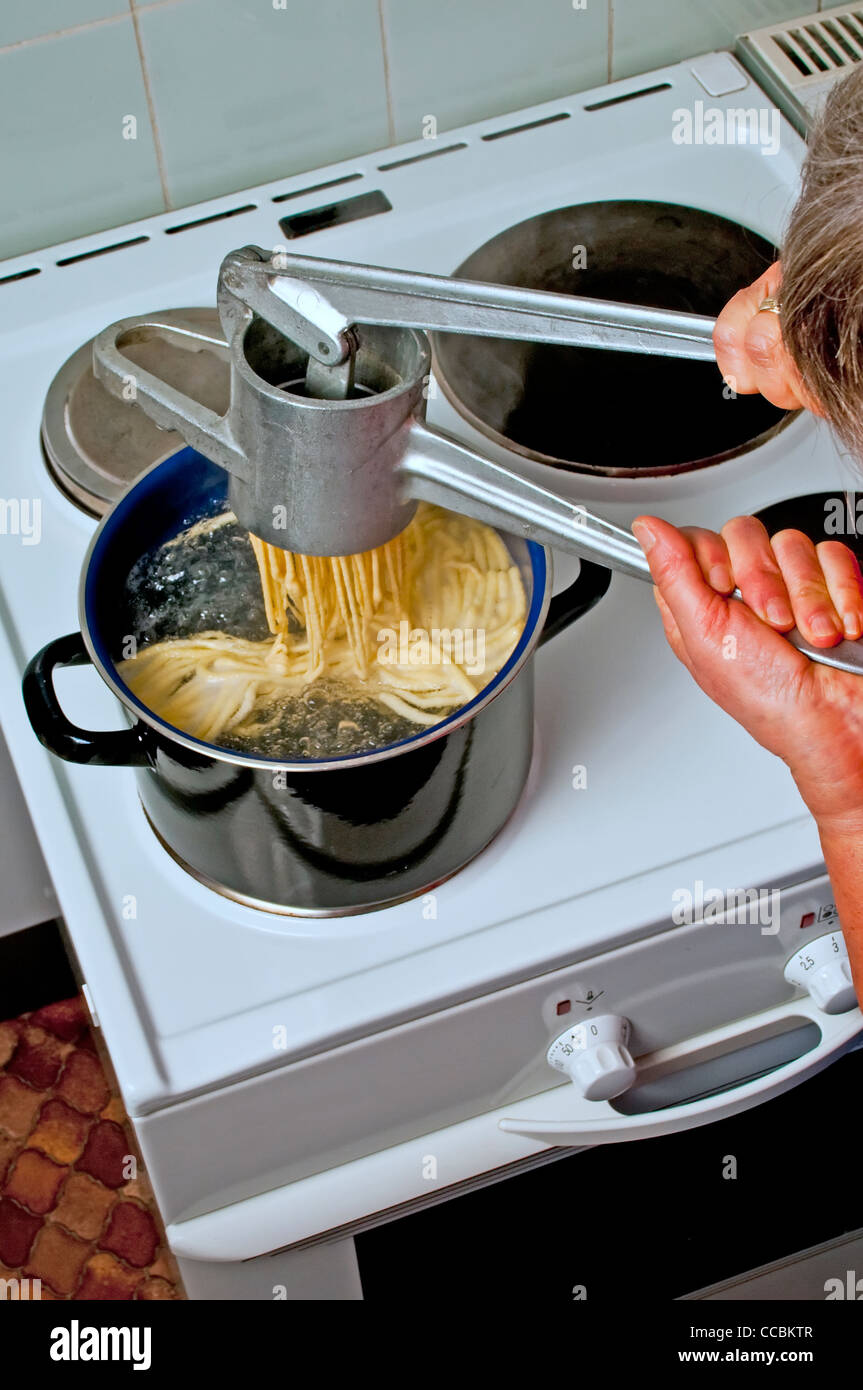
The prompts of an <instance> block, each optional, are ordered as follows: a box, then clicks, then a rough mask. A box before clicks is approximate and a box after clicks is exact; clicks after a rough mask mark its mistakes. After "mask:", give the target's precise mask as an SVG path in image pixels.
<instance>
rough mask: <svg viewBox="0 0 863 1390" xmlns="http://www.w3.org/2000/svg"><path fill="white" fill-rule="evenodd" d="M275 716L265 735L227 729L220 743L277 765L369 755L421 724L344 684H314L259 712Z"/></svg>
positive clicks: (334, 681) (265, 715)
mask: <svg viewBox="0 0 863 1390" xmlns="http://www.w3.org/2000/svg"><path fill="white" fill-rule="evenodd" d="M261 718H262V720H264V719H266V720H269V719H270V718H274V721H275V722H274V724H273V726H272V727H271V728H268V729H267V731H266V733H265V734H251V735H248V736H246V737H242V736H240V735H239V734H236V733H232V732H231V731H230V730H228V731H227V732H226V733H224V734H223V735H222V737H221V740H220V742H221V743H222V745H223V747H225V748H232V749H234V750H235V751H236V752H238V753H257V754H258V755H262V756H264V757H267V758H272V759H274V760H276V761H285V762H290V761H293V760H295V759H298V758H329V757H338V756H339V755H347V754H351V753H368V752H370V751H371V750H372V749H375V748H384V747H386V746H387V745H388V744H391V743H398V742H399V740H400V739H403V738H410V737H411V735H412V734H417V733H419V732H420V728H419V725H417V724H414V723H412V722H411V721H410V720H409V719H403V718H402V717H401V716H400V715H397V714H394V713H393V712H392V711H391V710H388V709H386V708H385V707H384V706H382V705H379V704H378V703H377V701H376V700H372V699H371V698H370V697H369V696H367V695H363V694H362V693H361V692H359V693H358V691H357V688H356V687H355V686H353V685H350V684H348V683H347V682H345V681H336V680H327V679H323V680H317V681H315V682H313V684H312V685H309V686H307V687H306V689H305V690H304V691H303V693H302V695H300V696H299V697H298V698H297V699H295V700H290V701H286V702H285V703H284V704H283V705H282V706H280V707H279V708H278V709H270V710H265V711H262V712H261Z"/></svg>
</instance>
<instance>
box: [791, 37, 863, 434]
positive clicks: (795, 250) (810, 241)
mask: <svg viewBox="0 0 863 1390" xmlns="http://www.w3.org/2000/svg"><path fill="white" fill-rule="evenodd" d="M781 323H782V336H783V339H784V341H785V345H786V347H787V348H788V351H789V352H790V354H791V357H792V358H793V360H794V363H795V366H796V367H797V370H798V371H799V372H800V375H801V377H802V379H803V384H804V386H805V387H806V389H807V391H808V392H809V393H810V394H811V395H812V396H813V397H814V398H815V400H816V401H818V402H819V403H820V405H821V407H822V409H823V411H824V414H825V416H826V417H827V419H828V420H829V421H830V423H831V424H832V425H833V426H834V428H835V430H836V432H837V434H838V435H839V436H840V438H841V439H842V441H843V442H844V443H845V444H846V445H847V446H848V447H849V448H850V449H851V450H852V451H853V452H854V453H855V454H856V455H858V456H859V457H860V458H863V64H861V66H860V67H859V68H856V69H854V70H853V71H852V72H851V73H849V75H848V76H847V77H846V78H844V79H843V80H842V81H841V82H840V83H839V84H838V85H837V86H836V87H834V88H833V90H832V91H831V93H830V95H829V97H828V100H827V102H826V104H825V107H824V110H823V112H822V115H821V117H820V119H819V121H818V124H817V126H816V128H815V130H814V131H813V133H812V135H811V138H810V142H809V152H808V155H807V159H806V164H805V166H804V170H803V188H802V191H801V193H800V197H799V199H798V201H797V203H796V205H795V207H794V210H793V212H792V214H791V220H790V222H789V226H788V232H787V235H786V238H785V245H784V247H783V250H782V315H781Z"/></svg>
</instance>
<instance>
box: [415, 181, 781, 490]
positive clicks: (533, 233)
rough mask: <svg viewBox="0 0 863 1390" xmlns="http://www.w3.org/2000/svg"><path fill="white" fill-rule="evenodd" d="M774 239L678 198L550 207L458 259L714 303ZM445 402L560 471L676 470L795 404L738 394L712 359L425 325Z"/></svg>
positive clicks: (581, 287) (691, 307)
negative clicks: (455, 331) (565, 344)
mask: <svg viewBox="0 0 863 1390" xmlns="http://www.w3.org/2000/svg"><path fill="white" fill-rule="evenodd" d="M775 259H776V252H775V250H774V248H773V247H772V246H771V244H770V242H769V241H766V240H765V239H764V238H763V237H761V236H758V235H757V234H756V233H755V232H753V231H751V230H750V228H748V227H744V226H742V225H741V224H740V223H738V222H733V221H731V220H730V219H728V218H726V217H719V216H717V215H716V214H715V213H710V212H703V211H701V210H700V209H698V208H690V207H686V206H683V205H681V204H677V203H660V202H647V201H636V200H627V201H607V202H597V203H582V204H577V205H575V206H573V207H563V208H557V209H555V210H554V211H552V212H544V213H541V214H540V215H539V216H537V217H530V218H528V219H527V220H526V221H525V222H519V223H518V224H517V225H516V226H513V227H510V228H508V229H507V230H506V231H504V232H501V233H499V235H498V236H495V237H493V238H492V239H491V241H487V242H486V243H485V245H484V246H481V247H480V248H479V249H478V250H477V251H474V252H473V254H472V255H470V256H469V257H468V259H467V260H466V261H463V262H462V264H461V265H460V266H458V267H457V268H456V269H455V270H454V271H453V274H454V275H456V276H458V277H459V278H460V279H465V280H483V281H487V282H490V283H494V284H502V285H516V286H519V287H521V288H523V289H537V290H551V291H553V292H555V293H558V294H577V295H585V296H587V297H588V298H590V299H610V300H619V301H622V302H624V303H628V304H648V305H651V306H653V307H654V308H657V309H676V310H684V311H686V312H689V313H696V314H705V315H708V316H710V317H715V316H716V315H717V314H718V313H719V312H720V310H721V309H722V308H723V307H724V305H725V304H726V303H727V302H728V300H729V299H730V298H731V297H732V295H734V294H735V293H736V292H737V291H738V290H739V289H740V288H741V286H743V285H749V284H751V283H752V282H753V281H754V280H756V279H757V278H758V276H759V275H762V274H763V273H764V271H765V270H766V269H767V268H768V266H769V265H770V264H771V262H772V261H774V260H775ZM432 340H433V343H434V351H435V376H436V378H437V380H438V382H439V383H440V386H441V388H442V390H443V392H444V394H445V395H446V397H447V398H448V400H449V402H450V404H451V405H452V406H453V407H454V409H455V410H457V411H458V412H459V413H460V414H461V415H462V416H463V417H464V418H465V419H466V420H467V421H469V423H470V424H471V425H473V426H474V428H475V429H478V430H479V431H480V432H481V433H482V434H484V435H485V436H486V437H487V438H489V439H492V440H494V442H495V443H497V444H498V445H502V446H503V447H504V448H507V449H510V450H512V451H514V452H516V453H518V454H521V455H523V456H525V457H527V458H530V459H534V460H536V461H537V462H539V463H546V464H551V465H552V466H554V467H556V468H562V469H566V470H567V471H569V472H576V473H590V474H593V475H598V476H605V477H616V478H642V477H646V476H647V477H649V476H661V475H664V474H672V473H683V472H687V471H689V470H691V469H696V468H705V467H707V466H708V465H712V464H718V463H721V462H723V461H724V460H726V459H729V458H732V457H734V456H736V455H737V454H741V453H744V452H746V451H747V450H749V449H753V448H755V447H756V446H757V445H759V444H762V443H764V442H765V441H766V440H767V439H769V438H770V437H771V436H772V435H773V434H775V433H776V431H777V430H779V429H781V428H782V427H783V425H784V424H785V423H786V422H787V421H789V420H790V419H792V418H793V414H788V413H786V412H784V411H782V410H779V409H777V407H776V406H774V405H771V404H770V402H769V401H767V400H765V399H764V397H763V396H744V395H741V396H736V395H734V394H733V391H730V390H729V389H727V388H726V387H725V386H724V384H723V381H722V378H721V377H720V375H719V372H718V370H717V368H716V366H715V364H714V363H712V362H696V361H688V360H686V359H685V358H680V359H671V358H666V357H661V356H656V357H653V356H645V355H643V354H641V353H633V352H609V351H607V350H603V349H601V348H585V347H560V346H557V345H554V344H548V343H528V342H513V341H511V340H509V339H503V338H474V337H472V336H471V335H470V334H453V333H441V332H438V333H434V334H433V335H432Z"/></svg>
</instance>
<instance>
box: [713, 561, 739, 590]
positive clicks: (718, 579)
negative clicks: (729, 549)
mask: <svg viewBox="0 0 863 1390" xmlns="http://www.w3.org/2000/svg"><path fill="white" fill-rule="evenodd" d="M710 583H711V585H712V586H713V588H714V589H719V590H720V592H721V593H727V591H728V590H729V589H733V588H734V580H733V579H732V578H731V571H730V569H729V568H728V566H727V565H714V566H713V569H712V570H711V571H710Z"/></svg>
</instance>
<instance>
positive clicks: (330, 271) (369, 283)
mask: <svg viewBox="0 0 863 1390" xmlns="http://www.w3.org/2000/svg"><path fill="white" fill-rule="evenodd" d="M220 287H221V289H222V291H223V292H224V293H225V294H227V295H229V296H232V297H233V298H234V299H235V300H236V301H238V302H239V303H240V304H242V305H244V306H246V308H250V309H253V310H254V312H255V313H257V314H259V315H260V316H261V317H262V318H265V319H266V320H267V321H268V322H269V323H271V324H272V325H273V327H274V328H277V329H278V330H279V332H281V333H284V335H285V336H286V337H287V338H290V339H291V341H292V342H295V343H297V344H298V345H299V346H300V347H301V348H302V349H303V351H304V352H307V353H309V355H310V356H311V357H313V358H316V359H317V360H318V361H319V362H322V363H325V364H326V365H327V366H337V365H338V364H339V363H342V362H345V361H346V360H347V359H348V358H349V357H350V355H351V352H352V349H353V345H354V339H353V332H352V330H353V328H354V326H355V325H356V324H363V323H365V324H376V325H380V326H383V327H392V328H419V329H422V330H423V331H440V332H446V333H468V334H472V335H476V336H481V337H491V338H516V339H522V340H525V341H528V342H542V343H557V344H560V345H561V346H569V347H593V348H607V349H614V350H617V351H620V352H640V353H647V354H659V355H662V356H665V357H688V358H692V359H694V360H698V361H711V362H712V361H713V360H714V351H713V327H714V322H715V321H714V320H713V319H712V318H708V317H706V316H704V315H701V314H688V313H680V312H677V311H673V310H669V309H653V308H649V307H646V306H644V305H637V304H617V303H614V302H612V301H610V300H604V299H585V298H582V297H580V296H578V295H569V294H551V293H549V292H548V291H546V290H532V289H521V288H519V287H517V286H512V285H489V284H484V283H482V282H480V281H474V280H454V279H451V278H450V277H449V276H446V275H425V274H421V273H420V272H418V271H409V270H387V269H385V268H384V267H382V266H374V265H354V264H350V263H347V262H343V261H330V260H321V259H319V258H318V257H315V256H295V255H289V254H287V253H286V252H285V253H283V252H276V253H275V254H274V255H272V256H268V255H267V253H266V252H265V251H262V250H261V249H260V248H259V247H246V248H244V249H243V250H241V251H232V252H231V253H230V255H229V256H227V257H226V258H225V260H224V262H223V263H222V270H221V275H220Z"/></svg>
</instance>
